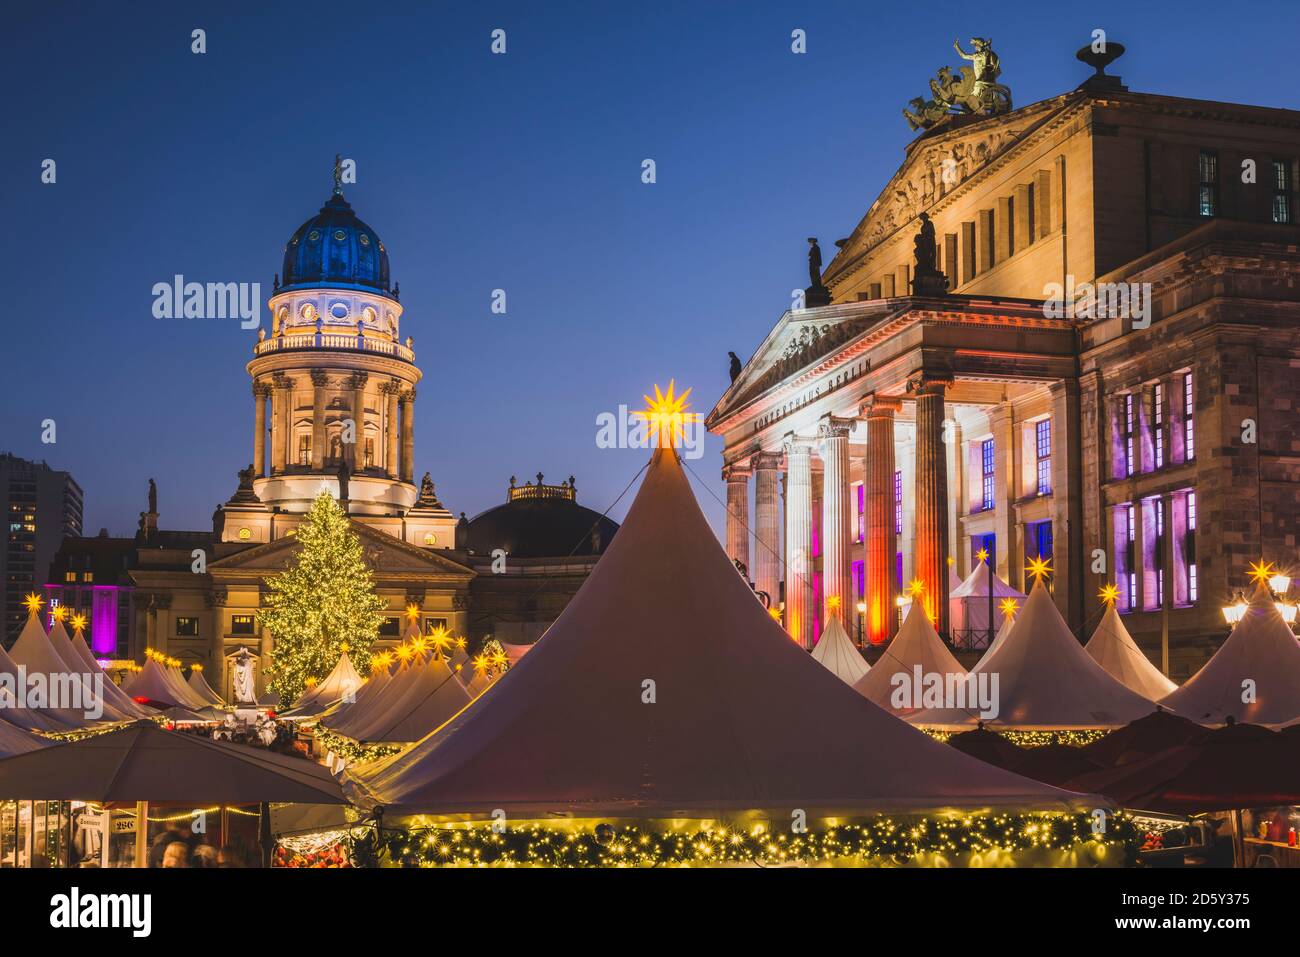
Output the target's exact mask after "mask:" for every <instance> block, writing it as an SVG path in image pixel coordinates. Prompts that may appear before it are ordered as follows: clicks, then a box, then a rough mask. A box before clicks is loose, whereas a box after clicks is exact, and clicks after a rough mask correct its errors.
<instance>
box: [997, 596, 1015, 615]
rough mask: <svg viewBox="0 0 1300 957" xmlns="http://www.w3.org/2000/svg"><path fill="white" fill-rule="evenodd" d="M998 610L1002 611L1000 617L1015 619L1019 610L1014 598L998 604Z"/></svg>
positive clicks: (1005, 599)
mask: <svg viewBox="0 0 1300 957" xmlns="http://www.w3.org/2000/svg"><path fill="white" fill-rule="evenodd" d="M998 608H999V609H1001V611H1002V617H1004V618H1015V617H1016V612H1018V611H1019V610H1020V603H1019V602H1018V601H1016V600H1015V599H1014V598H1004V599H1002V601H1000V602H999V603H998Z"/></svg>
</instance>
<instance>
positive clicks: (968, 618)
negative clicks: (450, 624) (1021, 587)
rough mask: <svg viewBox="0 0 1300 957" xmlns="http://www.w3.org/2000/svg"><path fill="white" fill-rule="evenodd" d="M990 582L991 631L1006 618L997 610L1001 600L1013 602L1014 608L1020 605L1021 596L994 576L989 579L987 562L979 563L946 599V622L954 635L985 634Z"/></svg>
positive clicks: (1021, 603) (1022, 598)
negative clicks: (948, 622) (991, 596)
mask: <svg viewBox="0 0 1300 957" xmlns="http://www.w3.org/2000/svg"><path fill="white" fill-rule="evenodd" d="M990 579H992V587H993V628H994V630H996V629H998V628H1001V627H1002V622H1003V620H1004V619H1005V617H1006V616H1005V615H1003V613H1002V609H1001V608H999V607H998V606H999V605H1000V604H1001V603H1002V601H1003V600H1005V599H1007V598H1013V599H1015V602H1016V604H1017V606H1023V605H1024V603H1025V595H1024V594H1023V593H1021V592H1018V591H1016V590H1015V589H1014V588H1012V587H1011V586H1010V585H1008V584H1007V583H1006V582H1004V581H1003V580H1002V579H1001V578H999V577H998V576H997V575H991V574H990V573H989V565H988V562H980V563H979V564H978V565H976V566H975V570H974V571H973V572H971V573H970V574H969V575H968V576H967V577H966V580H965V581H964V582H962V583H961V584H959V585H958V586H957V587H956V588H954V589H953V590H952V592H951V593H949V595H948V612H949V614H948V620H949V621H950V622H951V623H952V630H953V631H954V632H957V633H961V632H968V631H973V632H980V631H984V632H987V631H988V627H989V585H990Z"/></svg>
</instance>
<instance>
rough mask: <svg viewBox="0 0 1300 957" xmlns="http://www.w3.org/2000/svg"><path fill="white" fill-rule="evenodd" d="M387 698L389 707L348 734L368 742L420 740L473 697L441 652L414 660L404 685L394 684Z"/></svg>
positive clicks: (382, 742) (398, 742) (389, 742)
mask: <svg viewBox="0 0 1300 957" xmlns="http://www.w3.org/2000/svg"><path fill="white" fill-rule="evenodd" d="M387 697H388V698H389V700H388V701H387V702H385V703H386V704H387V707H385V708H383V709H382V710H381V711H380V712H379V714H378V715H377V716H376V717H375V718H374V719H373V720H370V721H367V722H364V723H362V724H359V725H357V726H355V727H354V728H353V731H352V732H350V733H349V737H354V738H355V739H356V740H358V741H363V742H365V743H367V744H407V743H410V742H412V741H418V740H420V739H421V738H423V737H424V736H425V735H426V734H428V733H429V732H430V731H433V730H434V729H436V728H438V727H441V726H442V725H443V724H444V723H445V722H446V721H447V720H448V719H449V718H451V717H452V716H453V715H455V714H456V713H457V712H458V711H460V710H461V709H462V708H464V707H465V705H467V704H469V703H470V701H471V700H473V699H472V698H471V697H470V694H469V692H468V691H467V690H466V689H465V686H464V685H463V684H461V682H460V680H459V679H458V678H457V677H456V675H455V673H454V672H453V671H452V670H451V668H449V667H448V666H447V659H445V658H443V657H442V656H441V655H430V656H428V657H427V658H421V659H418V660H414V661H413V662H412V664H411V667H410V669H409V678H408V680H406V682H405V684H404V687H402V688H401V689H400V690H398V689H397V688H396V685H394V688H393V690H390V691H389V693H388V695H387ZM381 701H383V699H381Z"/></svg>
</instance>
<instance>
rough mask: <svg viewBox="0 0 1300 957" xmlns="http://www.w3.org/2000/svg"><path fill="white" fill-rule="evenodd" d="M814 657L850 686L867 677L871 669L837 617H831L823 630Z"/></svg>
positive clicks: (813, 651)
mask: <svg viewBox="0 0 1300 957" xmlns="http://www.w3.org/2000/svg"><path fill="white" fill-rule="evenodd" d="M812 656H813V660H814V661H817V662H820V663H821V664H822V665H824V666H825V667H826V668H828V669H830V672H831V674H833V675H835V676H836V677H838V678H839V679H840V680H841V681H843V682H844V683H845V684H850V685H851V684H853V683H854V682H855V681H857V680H858V679H859V678H861V677H862V676H863V675H865V674H866V673H867V671H868V669H869V667H870V666H869V665H868V664H867V662H866V660H865V659H864V658H863V657H862V654H861V652H859V651H858V649H857V648H856V647H855V646H854V644H853V640H852V639H851V638H849V636H848V633H847V632H846V631H845V630H844V626H843V625H841V624H840V620H839V618H838V617H836V616H835V615H831V616H830V619H829V620H828V621H827V622H826V625H825V626H824V627H823V628H822V636H821V638H819V639H818V641H817V645H816V647H814V648H813V650H812Z"/></svg>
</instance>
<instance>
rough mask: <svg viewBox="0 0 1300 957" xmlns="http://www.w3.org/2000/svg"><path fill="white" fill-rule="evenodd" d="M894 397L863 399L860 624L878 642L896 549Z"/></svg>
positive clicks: (890, 606)
mask: <svg viewBox="0 0 1300 957" xmlns="http://www.w3.org/2000/svg"><path fill="white" fill-rule="evenodd" d="M899 406H900V403H899V402H898V400H897V399H889V398H885V397H883V396H875V395H873V396H869V397H868V398H867V399H866V400H865V401H864V402H863V403H862V417H863V418H864V419H865V420H866V424H867V455H866V459H865V462H864V467H863V473H864V474H863V485H864V491H863V519H864V521H863V533H862V540H863V547H864V550H865V555H864V558H865V562H864V567H863V586H864V587H863V596H864V597H863V601H864V602H865V603H866V606H867V608H866V611H865V612H864V615H865V619H866V620H865V623H864V629H865V632H866V637H867V639H868V640H869V641H871V642H873V643H877V644H879V643H880V642H883V641H885V640H887V639H888V638H889V636H890V635H891V634H893V632H894V624H895V622H896V620H897V619H896V616H895V615H894V598H895V592H896V587H895V582H894V556H895V554H896V553H897V551H898V542H897V535H896V534H895V527H894V413H895V412H897V411H898V409H899Z"/></svg>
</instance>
